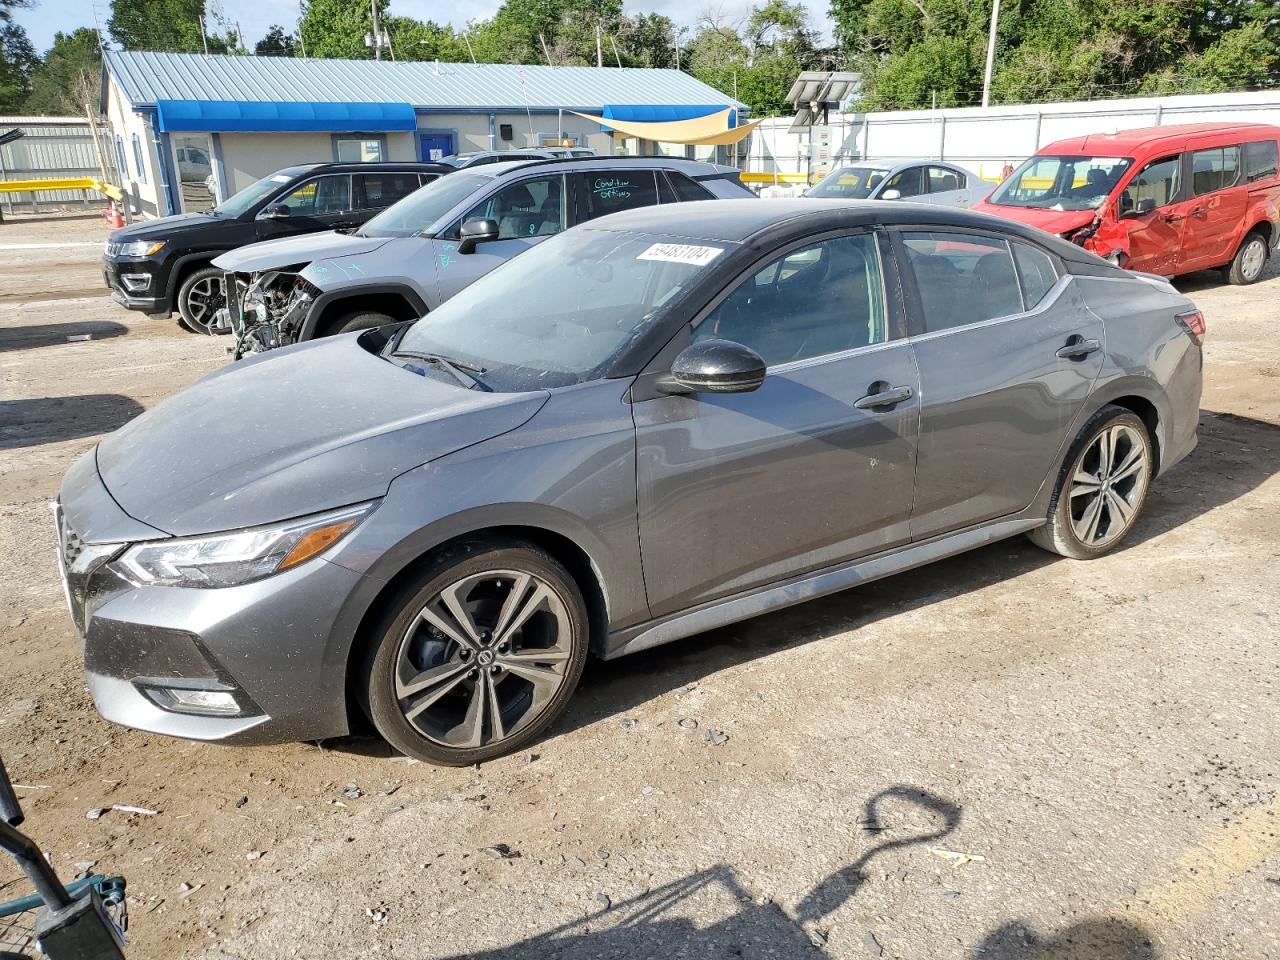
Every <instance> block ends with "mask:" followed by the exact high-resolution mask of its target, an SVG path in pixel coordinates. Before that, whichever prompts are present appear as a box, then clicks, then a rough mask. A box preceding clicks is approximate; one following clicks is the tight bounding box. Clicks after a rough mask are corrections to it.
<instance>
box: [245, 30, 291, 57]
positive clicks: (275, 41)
mask: <svg viewBox="0 0 1280 960" xmlns="http://www.w3.org/2000/svg"><path fill="white" fill-rule="evenodd" d="M295 46H296V44H295V42H294V39H293V34H291V33H285V32H284V27H282V26H280V25H279V24H278V23H273V24H272V25H271V26H270V27H269V28H268V29H267V32H266V35H265V36H264V37H263V38H262V39H261V40H259V41H258V42H257V43H256V44H254V47H253V52H254V53H255V54H256V55H257V56H259V57H292V56H296V53H295V51H294V47H295Z"/></svg>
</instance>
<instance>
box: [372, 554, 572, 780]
mask: <svg viewBox="0 0 1280 960" xmlns="http://www.w3.org/2000/svg"><path fill="white" fill-rule="evenodd" d="M374 642H375V644H376V645H375V647H374V648H373V650H372V653H371V656H370V657H369V659H368V661H367V665H366V674H365V692H366V694H367V700H366V703H367V707H368V711H369V717H370V719H371V720H372V721H373V724H374V726H375V727H376V728H377V729H378V732H379V733H380V734H382V736H383V737H384V738H386V740H387V741H388V742H389V743H391V745H392V746H394V747H396V748H397V749H399V750H401V751H403V752H404V753H406V754H409V755H410V756H414V757H417V758H419V759H421V760H426V761H428V762H431V763H439V764H447V765H450V766H464V765H466V764H470V763H479V762H480V761H482V760H488V759H491V758H493V757H496V756H499V755H501V754H504V753H508V752H511V751H513V750H518V749H520V748H521V747H522V746H524V745H525V744H527V743H529V742H531V741H532V740H533V739H534V738H535V737H537V736H538V735H539V734H540V733H541V732H542V731H543V730H544V729H546V727H547V725H548V724H549V723H551V721H552V720H554V719H555V718H556V716H557V715H559V713H560V712H561V711H562V710H563V709H564V706H565V704H566V703H567V702H568V700H569V697H570V696H571V695H572V693H573V690H574V688H575V687H576V686H577V684H578V678H579V677H580V676H581V675H582V667H583V664H584V663H585V662H586V657H587V611H586V606H585V604H584V603H583V600H582V594H581V593H580V591H579V590H578V587H577V585H576V584H575V583H574V581H573V578H572V577H570V576H569V573H568V571H566V570H565V569H564V567H563V566H561V565H560V564H559V563H558V562H557V561H556V560H555V559H554V558H553V557H551V556H550V555H549V554H548V553H546V552H545V551H544V550H541V549H539V548H538V547H536V546H534V545H533V544H530V543H525V542H522V541H502V542H496V543H480V542H472V543H465V544H462V545H460V546H458V547H456V548H453V549H451V550H450V551H449V552H448V553H447V554H445V555H443V556H442V557H440V558H439V559H438V560H437V561H436V562H435V563H433V564H432V565H431V566H430V568H429V569H428V570H426V571H425V572H424V573H423V575H422V576H421V577H419V578H418V580H417V581H416V583H415V584H414V585H411V586H410V587H409V588H407V589H406V590H405V591H404V593H403V594H402V595H401V599H400V600H399V601H398V602H397V604H396V606H395V607H394V609H393V610H392V611H391V613H390V616H389V619H388V620H386V621H384V625H383V627H382V628H381V630H380V631H379V634H378V636H377V637H376V639H375V641H374Z"/></svg>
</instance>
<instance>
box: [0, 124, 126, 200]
mask: <svg viewBox="0 0 1280 960" xmlns="http://www.w3.org/2000/svg"><path fill="white" fill-rule="evenodd" d="M14 129H17V130H21V131H22V134H23V135H22V136H21V137H20V138H18V139H16V140H12V141H10V142H8V143H6V144H4V145H3V146H0V180H33V179H46V178H49V179H52V178H56V177H102V176H103V173H104V171H103V169H102V166H101V165H100V163H99V157H101V161H102V163H104V164H105V165H106V170H105V174H106V176H105V179H106V180H108V181H110V182H113V183H119V176H118V171H117V169H116V162H115V157H114V156H113V152H112V146H111V142H110V139H109V137H108V134H107V132H106V131H107V125H106V121H105V120H104V121H103V122H102V124H101V125H100V126H99V129H98V136H99V146H100V151H101V152H99V151H98V150H95V149H94V145H93V132H92V130H91V128H90V127H89V123H88V120H86V119H80V118H77V117H8V116H0V136H2V135H3V134H5V133H7V132H8V131H10V130H14ZM0 204H3V209H4V211H5V212H6V213H13V212H15V211H23V212H40V211H41V210H46V209H50V208H64V207H83V208H94V209H96V208H98V207H101V206H104V205H105V204H106V198H105V197H103V196H102V194H100V193H98V192H96V191H94V190H35V191H25V192H22V193H0Z"/></svg>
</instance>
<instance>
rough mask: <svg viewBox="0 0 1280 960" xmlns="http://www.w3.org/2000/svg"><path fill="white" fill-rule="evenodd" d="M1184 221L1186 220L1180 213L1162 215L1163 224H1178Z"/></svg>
mask: <svg viewBox="0 0 1280 960" xmlns="http://www.w3.org/2000/svg"><path fill="white" fill-rule="evenodd" d="M1185 219H1186V217H1184V216H1183V215H1182V214H1180V213H1166V214H1165V215H1164V222H1165V223H1180V222H1182V221H1183V220H1185Z"/></svg>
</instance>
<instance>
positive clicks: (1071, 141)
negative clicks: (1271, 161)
mask: <svg viewBox="0 0 1280 960" xmlns="http://www.w3.org/2000/svg"><path fill="white" fill-rule="evenodd" d="M1237 131H1238V132H1240V133H1241V135H1243V136H1270V137H1280V127H1273V126H1270V125H1269V124H1265V123H1178V124H1171V125H1169V126H1164V127H1137V128H1135V129H1132V130H1119V131H1117V132H1115V133H1088V134H1085V135H1084V136H1081V137H1068V138H1067V139H1065V140H1058V141H1056V142H1054V143H1051V144H1049V145H1048V146H1047V147H1041V148H1040V149H1039V150H1037V151H1036V154H1037V156H1039V155H1042V154H1043V155H1053V154H1059V153H1061V154H1068V155H1074V154H1082V155H1084V154H1094V155H1095V156H1121V155H1127V154H1131V153H1134V152H1135V151H1137V150H1141V149H1144V148H1148V147H1159V146H1160V145H1161V144H1163V143H1167V142H1168V141H1170V140H1185V139H1186V138H1187V137H1193V136H1196V135H1198V134H1200V135H1202V134H1208V133H1229V132H1237Z"/></svg>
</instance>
